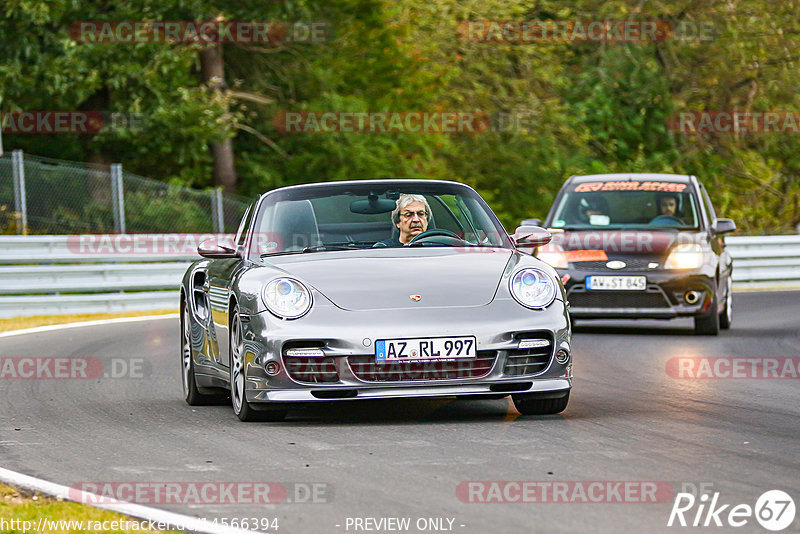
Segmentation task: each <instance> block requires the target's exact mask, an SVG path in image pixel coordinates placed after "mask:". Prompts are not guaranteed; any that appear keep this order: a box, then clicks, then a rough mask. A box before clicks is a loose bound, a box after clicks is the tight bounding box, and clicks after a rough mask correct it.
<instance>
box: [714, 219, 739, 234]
mask: <svg viewBox="0 0 800 534" xmlns="http://www.w3.org/2000/svg"><path fill="white" fill-rule="evenodd" d="M734 230H736V223H735V222H733V221H732V220H731V219H715V220H714V223H713V224H712V225H711V232H713V233H715V234H727V233H729V232H733V231H734Z"/></svg>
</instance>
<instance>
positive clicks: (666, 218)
mask: <svg viewBox="0 0 800 534" xmlns="http://www.w3.org/2000/svg"><path fill="white" fill-rule="evenodd" d="M671 222H674V223H678V224H680V225H683V224H684V222H683V221H682V220H681V219H679V218H678V217H675V216H674V215H659V216H657V217H656V218H654V219H653V220H652V221H650V224H655V225H658V226H668V224H664V223H671Z"/></svg>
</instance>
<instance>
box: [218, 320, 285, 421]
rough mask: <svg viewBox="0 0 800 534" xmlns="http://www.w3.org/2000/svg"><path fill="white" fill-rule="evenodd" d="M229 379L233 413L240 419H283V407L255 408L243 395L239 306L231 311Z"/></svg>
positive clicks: (242, 356) (242, 350)
mask: <svg viewBox="0 0 800 534" xmlns="http://www.w3.org/2000/svg"><path fill="white" fill-rule="evenodd" d="M230 342H231V343H230V353H231V362H230V364H231V365H230V381H231V406H232V407H233V413H234V414H236V417H238V418H239V419H240V420H241V421H245V422H254V421H283V419H284V418H285V417H286V413H287V410H285V409H282V408H281V409H268V410H265V409H256V408H254V407H253V405H252V404H250V403H249V402H247V397H246V395H245V368H244V344H243V342H242V321H241V318H240V317H239V308H238V307H234V308H233V311H231V324H230Z"/></svg>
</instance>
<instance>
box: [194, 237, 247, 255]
mask: <svg viewBox="0 0 800 534" xmlns="http://www.w3.org/2000/svg"><path fill="white" fill-rule="evenodd" d="M197 253H198V254H200V255H201V256H203V257H204V258H238V257H239V253H238V252H236V248H234V246H233V243H230V242H228V241H223V242H220V241H218V240H217V239H214V238H212V239H206V240H205V241H203V242H202V243H200V245H199V246H198V247H197Z"/></svg>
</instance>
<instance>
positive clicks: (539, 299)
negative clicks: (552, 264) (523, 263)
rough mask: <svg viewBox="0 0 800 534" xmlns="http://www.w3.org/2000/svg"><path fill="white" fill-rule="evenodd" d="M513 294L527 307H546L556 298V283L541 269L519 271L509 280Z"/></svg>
mask: <svg viewBox="0 0 800 534" xmlns="http://www.w3.org/2000/svg"><path fill="white" fill-rule="evenodd" d="M509 286H510V288H511V295H512V296H513V297H514V299H515V300H516V301H517V302H519V303H520V304H522V305H523V306H525V307H527V308H546V307H547V306H549V305H550V303H552V302H553V300H555V298H556V291H557V289H556V283H555V280H553V278H552V277H551V276H550V275H548V274H547V273H546V272H544V271H543V270H541V269H535V268H527V269H522V270H520V271H518V272H517V273H516V274H515V275H514V276H512V277H511V281H510V282H509Z"/></svg>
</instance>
